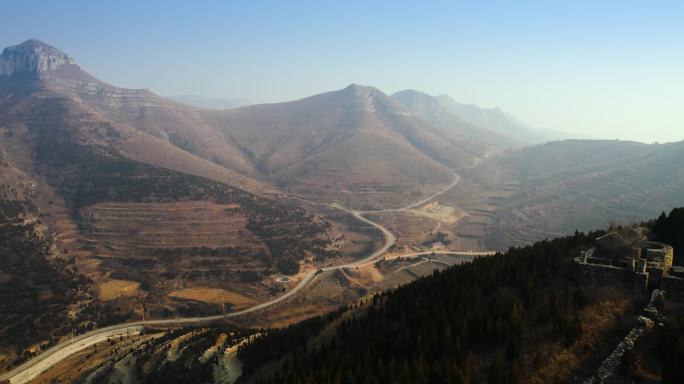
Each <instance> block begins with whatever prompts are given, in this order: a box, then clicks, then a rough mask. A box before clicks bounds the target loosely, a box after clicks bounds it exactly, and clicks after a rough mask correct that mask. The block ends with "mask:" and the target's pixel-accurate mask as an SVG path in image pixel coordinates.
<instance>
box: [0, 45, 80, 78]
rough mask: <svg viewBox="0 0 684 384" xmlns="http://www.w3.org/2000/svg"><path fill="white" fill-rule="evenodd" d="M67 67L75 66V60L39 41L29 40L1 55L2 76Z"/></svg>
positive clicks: (0, 70)
mask: <svg viewBox="0 0 684 384" xmlns="http://www.w3.org/2000/svg"><path fill="white" fill-rule="evenodd" d="M65 65H75V64H74V59H72V58H71V57H69V56H68V55H67V54H65V53H64V52H62V51H60V50H59V49H57V48H55V47H52V46H50V45H47V44H45V43H43V42H41V41H38V40H27V41H25V42H23V43H21V44H19V45H15V46H13V47H7V48H5V49H4V50H3V51H2V54H0V76H12V75H15V74H23V73H35V74H40V73H43V72H48V71H55V70H58V69H60V68H62V67H64V66H65Z"/></svg>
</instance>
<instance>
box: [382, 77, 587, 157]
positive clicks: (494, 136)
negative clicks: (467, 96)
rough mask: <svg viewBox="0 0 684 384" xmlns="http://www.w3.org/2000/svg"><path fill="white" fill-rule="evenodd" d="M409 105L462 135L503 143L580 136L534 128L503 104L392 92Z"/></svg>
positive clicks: (532, 141)
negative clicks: (484, 104) (495, 105)
mask: <svg viewBox="0 0 684 384" xmlns="http://www.w3.org/2000/svg"><path fill="white" fill-rule="evenodd" d="M392 97H393V98H395V99H396V100H398V101H400V102H401V103H403V104H404V105H406V106H407V107H409V108H411V109H413V110H416V111H418V112H420V113H422V114H424V115H425V116H426V117H428V118H430V119H432V120H433V121H434V122H435V125H436V126H438V127H443V128H444V129H447V130H448V132H453V133H456V134H460V135H467V136H469V137H473V138H474V139H477V140H480V141H485V142H491V143H495V144H497V145H499V146H503V147H520V146H521V145H529V144H539V143H544V142H548V141H552V140H562V139H579V138H580V137H579V136H578V135H573V134H569V133H566V132H561V131H557V130H554V129H549V128H534V127H530V126H528V125H527V124H525V123H522V122H521V121H519V120H518V119H516V118H515V117H513V116H511V115H510V114H508V113H507V112H505V111H502V110H501V109H499V108H481V107H478V106H477V105H473V104H463V103H457V102H456V101H454V100H453V99H452V98H451V97H450V96H447V95H440V96H430V95H428V94H426V93H423V92H419V91H415V90H412V89H407V90H404V91H399V92H397V93H395V94H393V95H392Z"/></svg>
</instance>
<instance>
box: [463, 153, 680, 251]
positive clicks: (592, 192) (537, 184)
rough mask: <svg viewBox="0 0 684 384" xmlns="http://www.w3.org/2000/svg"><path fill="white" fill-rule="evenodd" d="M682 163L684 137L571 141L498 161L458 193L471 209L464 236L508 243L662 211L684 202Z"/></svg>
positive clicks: (477, 171) (473, 173) (474, 173)
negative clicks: (667, 140) (657, 142)
mask: <svg viewBox="0 0 684 384" xmlns="http://www.w3.org/2000/svg"><path fill="white" fill-rule="evenodd" d="M682 164H684V142H677V143H669V144H661V145H646V144H642V143H636V142H627V141H589V140H568V141H557V142H551V143H547V144H543V145H537V146H533V147H529V148H525V149H523V150H520V151H516V152H513V153H511V154H508V155H505V156H501V157H497V158H493V159H491V160H489V161H487V162H484V163H483V164H481V165H480V166H479V167H476V168H474V169H472V170H468V171H467V175H466V177H467V179H468V181H467V182H465V183H464V184H463V185H461V186H459V187H461V188H462V189H461V190H460V191H459V190H457V191H455V192H454V194H453V196H454V198H455V201H458V203H459V204H460V206H462V207H464V208H466V209H467V210H468V211H469V215H468V217H467V218H466V219H465V220H464V221H463V222H462V225H461V235H463V236H482V237H483V239H485V242H486V243H487V244H488V245H489V246H490V247H495V248H503V247H507V246H510V245H518V244H525V243H529V242H531V241H536V240H540V239H543V238H547V237H548V238H550V237H553V236H556V235H559V234H568V233H571V232H573V231H574V230H575V229H579V230H586V229H588V228H592V227H596V226H600V225H606V224H608V220H616V221H618V222H632V221H638V220H640V219H641V218H644V217H651V216H656V215H657V214H659V213H660V212H663V211H669V210H670V209H672V207H675V206H679V205H682V204H683V203H684V195H682V191H684V171H683V170H682ZM466 191H467V192H466ZM457 194H458V197H457ZM466 196H469V197H466Z"/></svg>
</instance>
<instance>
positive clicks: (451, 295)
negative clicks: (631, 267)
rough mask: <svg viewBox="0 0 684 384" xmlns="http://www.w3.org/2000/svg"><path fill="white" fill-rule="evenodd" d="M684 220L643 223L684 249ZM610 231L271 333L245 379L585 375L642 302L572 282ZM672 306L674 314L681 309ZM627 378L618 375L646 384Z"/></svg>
mask: <svg viewBox="0 0 684 384" xmlns="http://www.w3.org/2000/svg"><path fill="white" fill-rule="evenodd" d="M681 212H682V210H681V209H676V210H673V211H672V213H670V214H669V215H665V214H663V215H662V216H661V218H660V219H658V220H654V221H652V222H650V223H647V225H649V226H651V227H652V231H651V236H652V238H657V239H660V240H662V241H670V242H672V243H673V244H678V243H677V241H678V239H679V238H680V237H681V236H680V235H681V233H682V231H683V230H684V223H682V220H681ZM602 233H603V232H602V231H597V232H591V233H588V234H584V233H576V234H575V235H574V236H570V237H564V238H558V239H555V240H550V241H542V242H538V243H536V244H534V245H532V246H527V247H524V248H517V249H511V250H509V251H508V252H507V253H505V254H499V255H496V256H493V257H486V258H478V259H476V260H475V261H474V262H473V263H470V264H465V265H462V266H457V267H454V268H450V269H448V270H445V271H443V272H436V273H435V274H434V275H432V276H430V277H428V278H423V279H419V280H417V281H415V282H413V283H411V284H408V285H406V286H404V287H401V288H399V289H397V290H396V291H393V292H388V293H385V294H383V295H379V296H375V297H374V298H373V300H372V301H369V302H367V303H365V304H362V305H360V307H359V308H358V309H354V310H352V311H349V312H347V313H342V314H337V315H336V316H333V317H331V318H330V319H327V320H326V321H323V320H322V319H313V320H310V321H307V322H303V323H300V324H297V325H295V326H291V327H289V328H287V329H282V330H275V331H271V332H270V333H268V334H267V335H266V336H264V337H261V338H259V339H257V340H256V341H254V342H253V343H251V344H249V345H247V346H245V347H243V348H242V349H241V350H240V351H239V358H240V360H241V361H242V362H243V364H244V366H243V372H244V374H245V375H244V376H243V380H244V381H245V382H260V383H283V382H287V383H321V382H330V383H447V382H448V383H469V382H490V383H523V382H524V383H528V382H536V383H542V382H568V381H572V380H573V378H577V377H579V378H582V377H584V378H586V377H589V376H591V375H592V374H593V371H594V370H596V368H597V367H598V366H599V364H600V363H601V360H602V359H603V358H605V357H606V356H607V355H608V354H609V353H610V352H611V351H612V349H613V348H614V347H615V345H616V344H617V342H618V341H619V340H620V339H621V338H622V337H624V335H625V334H626V333H627V332H628V330H629V329H630V328H631V327H632V326H633V325H634V320H633V319H632V316H631V315H632V314H635V313H637V312H638V310H639V308H640V307H641V306H642V305H643V304H644V302H645V297H640V296H639V295H634V294H633V293H632V292H631V291H629V290H626V289H624V288H618V287H617V286H613V284H612V282H611V281H609V280H607V281H605V284H603V285H600V286H583V285H582V284H581V283H580V282H579V281H577V280H576V278H575V274H574V273H573V266H572V258H573V257H574V256H576V255H577V254H578V253H579V251H580V250H581V249H585V248H586V247H588V246H590V245H591V243H592V242H593V239H595V238H596V237H598V236H599V235H601V234H602ZM673 305H674V304H673ZM670 308H675V310H674V313H676V311H677V308H678V307H677V306H676V305H674V307H672V306H670ZM670 311H671V312H672V310H670ZM667 324H668V325H667V326H666V327H665V328H663V329H659V330H658V332H657V333H653V334H652V335H653V336H652V337H653V338H657V341H655V342H654V343H655V344H654V345H655V347H654V348H656V350H657V351H659V352H658V353H652V354H651V355H649V356H650V357H652V358H654V359H656V360H655V361H654V362H653V365H654V366H655V368H653V369H654V370H656V372H657V371H658V370H662V367H663V366H664V367H665V371H666V373H667V374H666V376H667V377H665V378H666V379H667V380H666V381H667V382H677V381H676V380H678V378H679V376H680V375H678V373H677V372H678V371H677V369H676V366H677V364H679V363H681V361H679V363H677V361H678V360H677V359H680V358H681V356H684V354H683V350H682V346H683V345H684V338H683V337H682V331H681V320H677V317H676V316H675V317H674V319H673V320H672V321H669V322H668V323H667ZM630 356H631V355H630ZM264 361H267V363H266V365H265V363H264ZM624 364H625V366H626V367H630V366H633V365H635V363H633V362H632V363H629V362H625V363H624ZM630 364H631V365H630ZM264 366H267V367H269V369H263V367H264ZM273 367H277V369H275V372H276V373H275V374H274V373H272V372H273ZM626 369H627V368H626ZM630 374H631V375H633V376H629V375H630ZM630 374H622V375H623V376H625V375H626V376H625V377H627V380H634V379H635V378H636V379H638V378H641V379H643V377H642V376H638V375H637V374H636V373H634V374H632V373H630Z"/></svg>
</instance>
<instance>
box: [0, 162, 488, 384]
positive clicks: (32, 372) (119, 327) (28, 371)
mask: <svg viewBox="0 0 684 384" xmlns="http://www.w3.org/2000/svg"><path fill="white" fill-rule="evenodd" d="M478 163H479V159H478V160H477V161H476V162H475V163H474V164H473V165H470V166H467V167H463V168H460V169H466V168H472V167H474V166H476V165H477V164H478ZM450 171H451V172H452V175H453V176H454V179H453V181H452V182H451V183H450V184H449V185H448V186H447V187H445V188H443V189H442V190H440V191H438V192H436V193H434V194H432V195H430V196H428V197H426V198H424V199H421V200H420V201H417V202H415V203H412V204H409V205H407V206H405V207H401V208H395V209H385V210H371V211H354V210H349V209H346V208H342V207H338V206H335V207H334V208H336V209H342V210H344V211H346V212H348V213H351V214H352V215H353V216H354V217H356V218H357V219H358V220H361V221H363V222H365V223H367V224H369V225H371V226H373V227H375V228H377V229H379V230H380V231H381V232H382V233H383V236H384V238H385V241H384V244H383V246H382V247H381V248H380V249H378V250H376V251H375V252H373V253H372V254H370V255H368V256H367V257H365V258H363V259H361V260H357V261H354V262H352V263H348V264H342V265H336V266H330V267H324V268H320V269H318V270H316V271H312V272H310V273H309V274H307V275H306V276H305V277H304V278H303V279H302V280H301V281H300V282H299V283H298V284H297V285H296V286H295V287H294V288H292V289H291V290H289V291H288V292H287V293H285V294H283V295H281V296H278V297H276V298H274V299H272V300H269V301H266V302H263V303H261V304H257V305H255V306H253V307H250V308H247V309H244V310H241V311H236V312H232V313H229V314H226V315H214V316H203V317H184V318H176V319H158V320H147V321H145V322H143V321H136V322H130V323H124V324H116V325H112V326H109V327H105V328H100V329H96V330H93V331H90V332H87V333H84V334H82V335H79V336H77V337H74V338H73V339H71V340H66V341H63V342H61V343H59V344H57V345H55V346H53V347H52V348H50V349H48V350H46V351H44V352H43V353H41V354H40V355H38V356H36V357H34V358H33V359H31V360H29V361H27V362H25V363H24V364H22V365H20V366H18V367H17V368H15V369H13V370H11V371H9V372H7V373H5V374H2V375H0V382H2V381H5V380H8V381H9V382H10V383H11V384H23V383H27V382H29V381H31V380H33V379H34V378H36V377H38V376H39V375H40V374H41V373H43V372H45V371H47V370H48V369H49V368H50V367H52V366H54V365H55V364H57V363H59V362H60V361H62V360H64V359H66V358H67V357H69V356H71V355H73V354H75V353H77V352H79V351H82V350H84V349H86V348H88V347H90V346H92V345H94V344H96V343H99V342H102V341H105V340H107V339H110V338H115V337H120V336H126V335H132V334H139V333H140V332H142V330H143V329H144V327H145V326H164V325H192V324H201V323H211V322H215V321H219V320H222V319H224V318H232V317H238V316H243V315H246V314H249V313H252V312H256V311H260V310H262V309H265V308H268V307H271V306H273V305H276V304H278V303H281V302H283V301H285V300H287V299H288V298H290V297H292V296H294V295H296V294H297V293H298V292H299V291H301V290H302V289H303V288H304V287H306V286H307V285H309V283H311V282H312V281H313V280H314V279H315V278H316V276H318V275H319V274H321V273H323V272H327V271H333V270H339V269H344V268H354V267H358V266H362V265H367V264H370V263H373V262H375V261H377V259H378V258H379V257H380V256H381V255H383V254H385V253H386V252H387V250H388V249H389V248H390V247H391V246H392V245H394V243H395V242H396V236H395V235H394V234H393V233H392V232H390V231H389V230H387V228H385V227H383V226H382V225H380V224H378V223H376V222H374V221H372V220H370V219H368V218H366V217H364V216H363V215H364V214H368V213H383V212H401V211H407V210H410V209H413V208H416V207H418V206H421V205H423V204H425V203H427V202H429V201H431V200H433V199H435V198H436V197H438V196H440V195H442V194H444V193H445V192H447V191H449V190H451V189H452V188H453V187H455V186H456V185H457V184H458V182H459V181H460V180H461V178H460V176H459V175H457V174H456V173H455V172H454V170H450ZM432 253H433V252H432V251H430V252H419V253H412V254H407V255H401V256H402V257H415V256H419V255H428V254H432ZM434 253H443V254H460V255H463V256H477V255H489V254H491V253H492V252H477V253H473V252H446V251H441V252H439V251H438V252H434Z"/></svg>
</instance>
